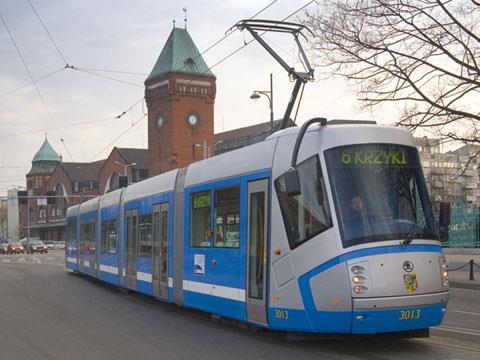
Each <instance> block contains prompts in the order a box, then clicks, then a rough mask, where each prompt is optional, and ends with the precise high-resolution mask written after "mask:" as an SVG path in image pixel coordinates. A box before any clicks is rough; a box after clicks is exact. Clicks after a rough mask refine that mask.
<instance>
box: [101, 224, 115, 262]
mask: <svg viewBox="0 0 480 360" xmlns="http://www.w3.org/2000/svg"><path fill="white" fill-rule="evenodd" d="M116 247H117V221H116V220H106V221H103V222H102V247H101V249H102V253H106V254H115V249H116Z"/></svg>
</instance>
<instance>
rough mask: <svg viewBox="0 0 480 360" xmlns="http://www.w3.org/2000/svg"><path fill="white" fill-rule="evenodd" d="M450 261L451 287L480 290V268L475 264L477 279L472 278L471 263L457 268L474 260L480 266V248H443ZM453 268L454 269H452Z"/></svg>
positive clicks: (449, 276) (474, 270) (474, 272)
mask: <svg viewBox="0 0 480 360" xmlns="http://www.w3.org/2000/svg"><path fill="white" fill-rule="evenodd" d="M443 251H444V253H445V257H446V259H447V263H448V268H449V271H448V278H449V280H450V287H452V288H462V289H473V290H480V268H478V267H476V266H473V276H474V279H475V280H469V278H470V264H468V265H467V266H465V267H463V268H462V269H460V270H455V269H457V268H459V267H461V266H462V265H465V264H467V263H469V262H470V260H473V262H474V263H475V264H477V265H478V266H480V249H451V248H450V249H449V248H445V249H443ZM452 270H453V271H452Z"/></svg>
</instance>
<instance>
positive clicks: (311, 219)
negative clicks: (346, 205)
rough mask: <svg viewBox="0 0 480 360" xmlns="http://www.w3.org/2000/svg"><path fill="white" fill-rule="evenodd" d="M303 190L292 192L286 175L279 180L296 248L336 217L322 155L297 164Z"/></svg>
mask: <svg viewBox="0 0 480 360" xmlns="http://www.w3.org/2000/svg"><path fill="white" fill-rule="evenodd" d="M297 170H298V176H299V180H300V187H301V194H300V195H297V196H288V194H287V192H286V187H285V176H284V175H282V176H280V177H278V178H277V179H276V180H275V189H276V190H277V196H278V201H279V203H280V209H281V211H282V217H283V221H284V224H285V230H286V232H287V236H288V241H289V243H290V248H292V249H293V248H296V247H297V246H299V245H300V244H302V243H304V242H305V241H307V240H309V239H311V238H312V237H314V236H315V235H318V234H320V233H321V232H323V231H325V230H327V229H329V228H330V227H332V218H331V214H330V207H329V204H328V199H327V194H326V192H325V185H324V180H323V175H322V171H321V169H320V162H319V160H318V156H317V155H314V156H312V157H310V158H308V159H307V160H305V161H303V162H302V163H300V164H299V165H298V166H297Z"/></svg>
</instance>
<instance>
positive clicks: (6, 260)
mask: <svg viewBox="0 0 480 360" xmlns="http://www.w3.org/2000/svg"><path fill="white" fill-rule="evenodd" d="M2 261H3V262H10V261H11V260H10V259H2Z"/></svg>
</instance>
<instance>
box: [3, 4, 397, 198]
mask: <svg viewBox="0 0 480 360" xmlns="http://www.w3.org/2000/svg"><path fill="white" fill-rule="evenodd" d="M30 1H31V2H32V4H33V6H34V7H35V9H36V11H37V12H38V14H39V16H40V18H41V20H42V21H43V23H44V24H45V26H46V28H47V30H48V31H49V33H50V35H51V36H52V38H53V39H54V41H55V43H56V45H57V46H58V49H59V51H60V53H61V55H62V56H63V57H64V58H65V60H66V61H67V63H68V64H69V65H73V66H75V67H77V68H83V69H95V70H88V71H92V72H94V73H95V74H98V75H101V76H108V77H111V78H115V79H119V80H122V81H124V82H127V83H123V82H118V81H113V80H109V79H105V78H102V77H99V76H95V75H92V74H88V73H85V72H80V71H76V70H72V69H64V67H65V62H64V61H63V59H62V56H61V55H60V54H59V52H58V51H57V50H56V49H55V47H54V45H53V43H52V41H51V40H50V39H49V37H48V35H47V33H46V32H45V30H44V29H43V27H42V25H41V23H40V22H39V20H38V18H37V17H36V15H35V13H34V11H33V9H32V7H31V6H30V4H29V2H28V1H27V0H0V14H1V15H2V16H3V18H4V20H5V22H6V23H7V26H8V28H9V30H10V32H11V34H12V35H13V37H14V39H15V41H16V44H17V46H18V48H19V50H20V52H21V54H22V56H23V57H24V60H25V62H26V64H27V65H28V67H29V69H30V71H31V74H32V76H33V78H34V79H40V78H42V77H45V76H46V75H50V74H52V73H54V75H51V76H49V77H47V78H45V79H43V80H40V81H38V82H37V87H38V90H39V92H40V93H41V95H42V97H43V101H42V98H41V97H40V96H39V94H38V92H37V90H36V89H35V87H34V86H33V85H28V86H25V87H23V88H21V89H20V90H17V91H13V90H16V89H18V88H20V87H22V86H23V85H25V84H28V83H29V82H31V80H30V77H29V74H28V72H27V70H26V68H25V66H24V64H23V62H22V60H21V58H20V56H19V55H18V52H17V50H16V49H15V46H14V44H13V42H12V40H11V37H10V35H9V33H8V31H7V29H6V28H5V26H4V24H3V22H2V21H0V59H1V62H0V65H1V66H0V124H1V127H0V129H1V130H0V196H4V195H5V194H6V190H7V189H10V188H12V185H18V186H25V174H26V173H27V172H28V171H29V169H30V166H31V160H32V158H33V156H34V154H35V152H36V151H37V150H38V148H39V147H40V146H41V144H42V142H43V141H44V137H45V133H48V140H49V142H50V143H51V144H52V146H53V148H54V149H55V150H56V151H57V152H58V153H60V154H62V156H63V159H64V161H72V158H73V160H74V161H92V160H99V159H102V158H105V157H107V156H108V154H109V152H110V151H111V149H112V148H113V146H120V147H143V148H146V147H147V131H146V128H147V120H146V119H144V120H142V121H140V122H138V124H137V125H136V126H134V127H133V128H131V127H132V124H135V123H136V121H137V120H138V119H139V118H141V116H142V106H143V102H142V101H140V102H139V100H140V99H141V98H142V97H143V94H144V86H143V82H144V80H145V79H146V77H147V76H148V74H149V73H150V71H151V70H152V68H153V65H154V64H155V61H156V60H157V58H158V56H159V54H160V51H161V50H162V47H163V45H164V43H165V41H166V40H167V38H168V36H169V34H170V32H171V30H172V26H173V23H172V22H173V20H174V19H175V20H176V26H177V27H184V21H183V18H184V13H183V11H182V8H183V6H184V5H186V7H187V16H188V22H187V29H188V31H189V33H190V35H191V36H192V38H193V40H194V41H195V43H196V45H197V47H198V49H199V50H200V51H201V52H202V51H204V50H205V49H207V48H208V47H209V46H210V45H212V44H213V43H215V42H216V41H217V40H219V39H221V38H222V37H223V36H224V34H225V32H226V31H227V30H228V29H229V28H230V27H231V26H233V25H234V24H235V23H236V22H237V21H238V20H241V19H245V18H249V17H251V16H253V15H254V14H255V13H257V12H258V11H259V10H261V9H262V8H264V7H265V6H267V5H268V4H270V3H271V2H272V0H265V1H258V0H256V1H253V0H218V1H217V0H208V1H206V0H195V1H192V0H190V1H188V0H185V1H184V2H178V1H171V0H161V1H160V0H156V1H154V0H138V1H126V0H115V1H114V0H103V1H98V0H95V1H94V0H82V1H74V0H62V1H60V0H30ZM308 2H309V1H308V0H303V1H300V0H277V1H276V2H275V3H274V4H273V5H271V6H270V7H269V8H268V9H266V10H265V11H264V12H262V13H261V14H260V15H259V16H258V17H257V18H265V19H275V20H280V19H283V18H285V17H287V16H288V15H290V14H291V13H293V12H294V11H295V10H297V9H298V8H300V7H301V6H303V5H305V4H307V3H308ZM314 6H315V3H313V4H311V5H310V6H309V7H308V8H309V9H311V10H312V9H313V7H314ZM301 16H302V13H301V12H300V13H298V14H297V15H296V16H295V17H292V18H290V19H289V20H290V21H298V19H299V18H301ZM250 39H251V36H250V35H249V34H248V33H242V32H240V31H237V32H235V33H233V34H232V35H231V36H229V37H228V38H227V39H226V40H224V41H222V42H221V43H219V44H218V45H217V46H215V47H214V48H212V49H211V50H209V51H207V52H206V53H205V54H204V55H203V57H204V59H205V61H206V63H207V65H209V66H213V65H215V64H216V63H217V62H219V61H220V60H221V59H223V58H224V57H225V56H226V55H227V54H229V53H230V52H232V51H233V50H235V49H237V48H239V47H241V46H242V45H243V44H244V42H245V41H249V40H250ZM268 39H269V40H270V41H272V46H273V48H274V49H275V50H276V51H278V53H279V54H280V55H281V56H282V57H284V58H285V60H287V61H288V62H289V63H291V64H294V65H295V66H296V67H297V68H298V66H300V64H299V62H298V57H297V56H296V55H297V53H296V50H295V46H294V43H293V41H292V39H291V38H290V37H288V36H285V37H283V38H280V37H278V36H270V37H268ZM100 70H110V72H107V71H100ZM57 71H58V72H57ZM112 71H122V72H129V73H135V74H124V73H118V72H112ZM316 71H317V76H316V78H317V79H318V78H321V77H322V76H321V74H320V71H321V70H320V69H316ZM55 72H57V73H55ZM212 72H213V73H214V74H215V75H216V77H217V97H216V101H215V132H216V133H217V132H222V131H226V130H230V129H235V128H238V127H243V126H247V125H253V124H257V123H260V122H266V121H269V107H268V100H267V99H266V98H264V97H262V98H261V99H260V100H259V101H257V102H254V101H252V100H250V98H249V97H250V95H251V93H252V90H268V89H269V74H270V73H273V76H274V112H275V118H281V117H282V115H283V113H284V111H285V107H286V105H287V101H288V99H289V96H290V93H291V90H292V87H293V83H292V82H290V81H289V79H288V76H287V73H286V72H285V70H283V68H281V67H280V66H279V65H278V64H277V63H276V62H275V61H274V60H273V58H272V57H271V56H270V55H269V54H268V53H267V52H266V51H265V50H264V49H263V48H262V47H261V46H260V45H259V44H258V43H256V42H253V43H252V44H250V45H249V46H247V47H245V48H244V49H242V50H241V51H240V52H238V53H237V54H235V55H233V56H232V57H230V58H228V59H227V60H226V61H224V62H222V63H220V64H219V65H217V66H214V67H213V68H212ZM135 103H137V105H135V106H134V107H133V108H132V109H131V110H130V111H128V112H127V113H126V114H125V115H124V116H122V117H121V118H120V119H116V118H115V117H116V116H117V115H119V114H121V113H122V112H123V111H125V110H127V109H129V108H130V107H132V105H134V104H135ZM45 105H46V106H45ZM47 108H48V110H47ZM49 113H50V115H49ZM376 114H377V115H375V114H372V113H369V112H364V113H361V112H359V108H358V103H357V102H356V100H355V96H354V94H353V93H352V92H351V91H349V87H348V85H347V84H345V83H344V82H343V81H342V80H338V79H337V80H335V79H330V80H321V81H320V80H317V81H315V82H314V83H308V84H307V85H306V87H305V93H304V95H303V99H302V104H301V107H300V111H299V113H298V117H297V123H299V124H301V123H302V122H304V121H306V120H308V119H309V118H311V117H314V116H325V117H327V118H356V119H359V118H360V119H374V120H377V121H379V122H381V123H393V122H394V119H385V118H382V119H379V118H378V112H377V113H376ZM376 117H377V118H376ZM79 123H80V124H79ZM82 123H83V124H82ZM55 128H56V129H55ZM129 128H131V129H129ZM127 129H129V130H128V131H127V132H126V133H125V134H124V135H123V136H121V137H120V138H119V139H118V140H116V141H115V142H113V141H114V140H115V139H116V138H117V137H118V136H119V135H120V134H122V133H123V132H125V131H126V130H127ZM61 139H63V140H64V143H62V142H61ZM112 142H113V143H112ZM110 143H112V144H111V145H109V144H110ZM68 152H70V154H71V157H70V155H68Z"/></svg>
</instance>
